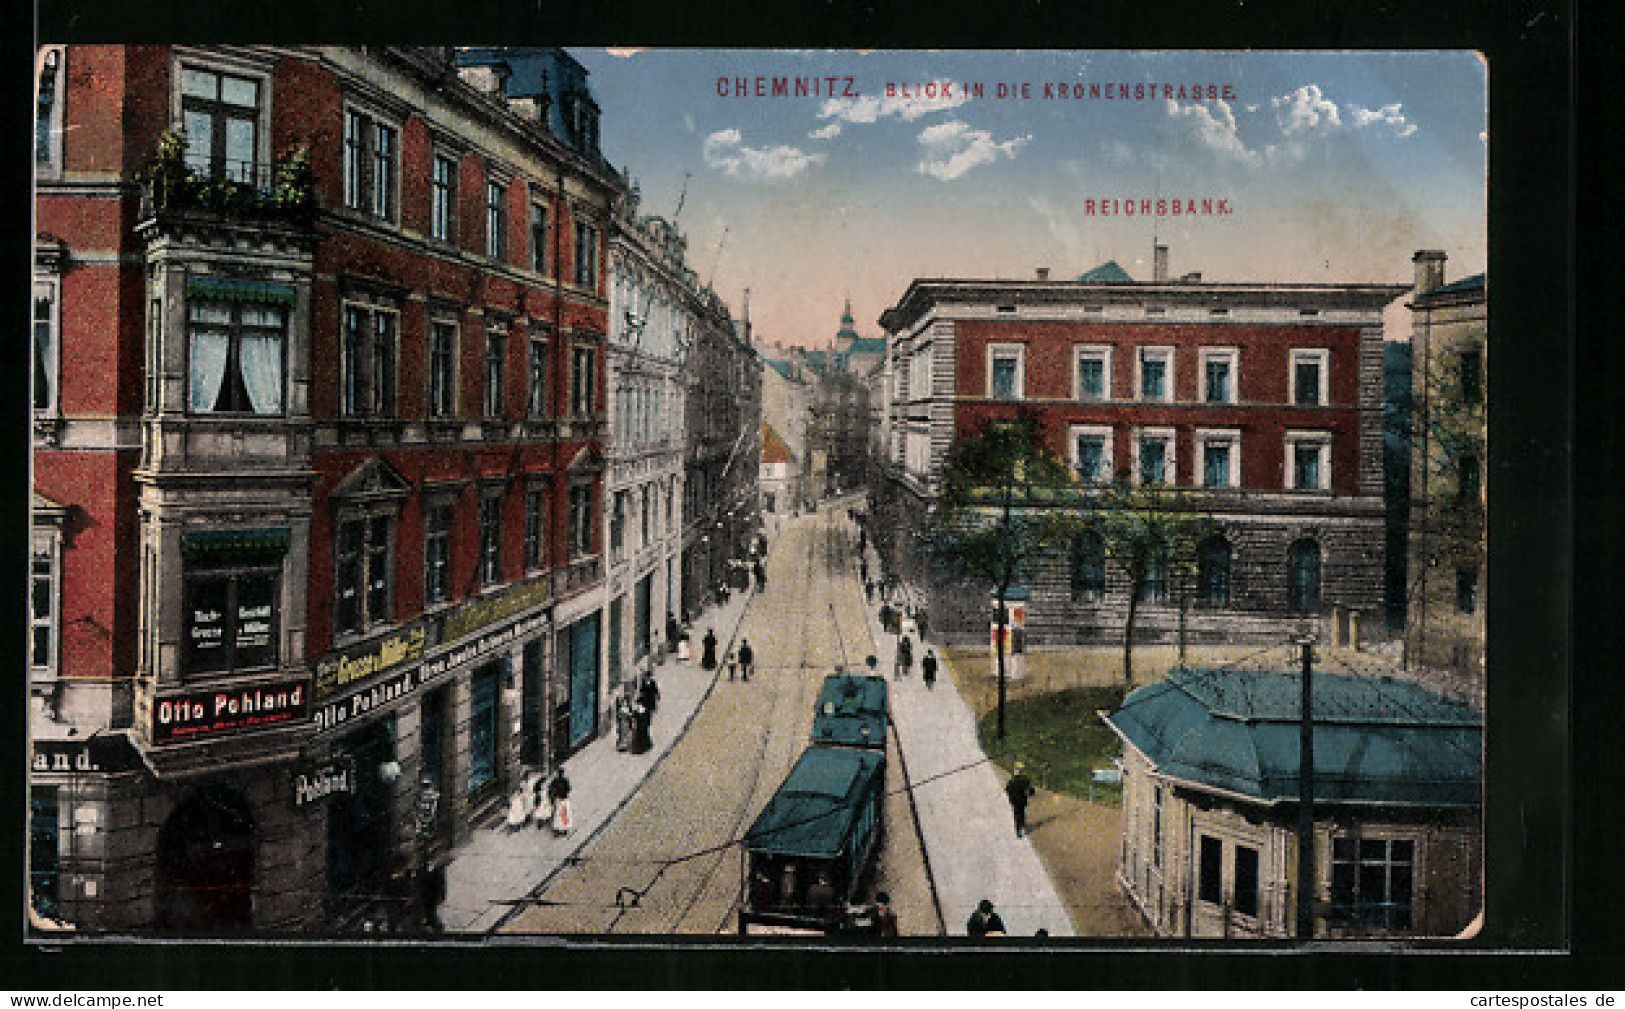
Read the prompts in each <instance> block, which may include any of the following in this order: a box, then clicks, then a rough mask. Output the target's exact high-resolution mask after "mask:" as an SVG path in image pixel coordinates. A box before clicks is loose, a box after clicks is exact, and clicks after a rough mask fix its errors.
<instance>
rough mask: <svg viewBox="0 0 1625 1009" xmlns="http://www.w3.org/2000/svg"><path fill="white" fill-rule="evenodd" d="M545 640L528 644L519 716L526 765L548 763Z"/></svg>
mask: <svg viewBox="0 0 1625 1009" xmlns="http://www.w3.org/2000/svg"><path fill="white" fill-rule="evenodd" d="M542 641H543V639H542V638H539V637H538V638H535V639H533V640H532V641H531V642H530V643H528V644H527V645H525V649H524V653H523V660H524V663H525V668H524V669H523V670H522V671H521V674H520V675H521V679H520V683H521V687H520V689H521V690H522V691H523V695H522V697H521V700H520V713H519V760H520V761H521V762H522V763H525V764H532V765H536V764H541V763H543V762H544V754H543V752H542V725H543V723H544V722H545V720H546V717H547V693H546V689H545V688H546V685H547V670H546V669H543V668H542Z"/></svg>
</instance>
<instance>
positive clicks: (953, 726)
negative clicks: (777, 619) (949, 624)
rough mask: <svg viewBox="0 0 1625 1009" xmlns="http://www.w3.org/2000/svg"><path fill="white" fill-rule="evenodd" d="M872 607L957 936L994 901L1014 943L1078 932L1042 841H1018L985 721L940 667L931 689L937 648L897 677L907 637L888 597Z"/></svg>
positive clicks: (940, 889)
mask: <svg viewBox="0 0 1625 1009" xmlns="http://www.w3.org/2000/svg"><path fill="white" fill-rule="evenodd" d="M867 554H868V563H869V570H870V572H871V573H874V572H878V571H879V570H881V569H880V562H879V558H878V556H876V554H875V551H874V548H873V547H870V548H869V549H868V551H867ZM853 564H854V568H855V566H856V560H855V559H854V561H853ZM864 609H865V612H866V614H867V615H868V618H869V631H870V634H871V635H872V636H873V639H874V641H875V642H876V648H877V651H876V657H877V658H878V659H879V664H878V665H877V667H876V671H877V672H879V673H883V674H884V675H885V676H886V677H887V680H888V682H889V683H890V684H891V714H892V722H893V724H894V725H895V726H896V727H897V742H898V745H899V747H900V748H901V749H902V751H903V762H904V763H905V764H906V765H907V766H908V774H909V781H910V783H911V784H912V785H913V787H914V805H915V810H916V812H917V815H918V818H919V822H920V832H921V834H923V835H924V840H925V850H926V858H927V859H928V860H929V861H930V869H931V875H932V877H933V879H934V881H935V886H936V891H937V901H938V904H939V906H940V907H941V908H942V916H943V919H944V922H945V924H946V925H947V927H948V934H949V935H950V936H963V935H964V934H965V921H966V919H968V918H969V917H970V915H971V912H972V911H974V910H976V905H977V903H978V902H980V901H981V900H983V899H984V898H985V899H987V900H991V901H992V902H993V905H994V909H995V910H996V911H997V912H998V913H999V917H1001V918H1002V919H1004V924H1005V931H1006V933H1007V934H1008V935H1010V936H1031V935H1032V934H1033V933H1035V932H1037V931H1038V929H1040V928H1043V929H1047V930H1048V931H1049V934H1050V935H1052V936H1070V935H1074V934H1075V931H1074V929H1073V925H1072V919H1071V917H1070V916H1069V915H1068V914H1067V909H1066V905H1065V904H1064V903H1063V902H1062V900H1061V896H1060V894H1059V892H1057V891H1056V889H1055V884H1054V882H1053V881H1052V880H1051V879H1050V877H1049V873H1048V871H1047V870H1045V868H1044V863H1043V861H1042V860H1040V858H1039V857H1038V852H1037V850H1036V849H1034V848H1033V845H1032V841H1031V840H1030V839H1027V838H1018V837H1016V830H1015V823H1014V821H1013V820H1012V819H1011V814H1010V803H1009V801H1008V800H1007V799H1005V797H1004V779H1003V777H1002V776H1001V775H1000V774H999V772H998V771H997V770H996V769H995V768H994V766H993V764H992V763H991V762H989V761H988V759H987V755H986V754H985V753H983V752H982V746H981V743H980V741H979V739H978V738H977V734H976V719H975V716H974V715H973V714H972V712H971V708H970V705H968V704H966V703H965V701H964V700H963V699H961V697H960V696H959V691H958V689H957V688H956V687H955V686H954V678H953V677H952V676H951V675H949V673H948V671H947V670H946V669H940V670H939V671H938V673H937V684H936V687H935V688H932V689H927V688H926V686H925V683H924V681H923V680H922V679H921V677H920V660H921V659H922V658H924V657H925V653H926V650H927V648H928V647H934V646H928V645H922V644H921V643H920V642H919V641H916V642H915V643H914V644H915V648H914V669H913V672H912V673H911V674H910V675H909V676H908V678H907V679H903V680H896V679H892V678H891V669H892V662H893V656H894V653H895V652H896V648H897V637H896V636H895V635H892V634H887V633H884V632H883V631H881V629H880V618H879V615H878V614H879V610H880V600H879V597H878V595H877V597H876V599H875V602H874V604H873V605H869V606H866V607H865V608H864ZM938 659H939V660H941V659H942V655H941V653H940V652H939V653H938Z"/></svg>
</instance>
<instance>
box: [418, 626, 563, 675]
mask: <svg viewBox="0 0 1625 1009" xmlns="http://www.w3.org/2000/svg"><path fill="white" fill-rule="evenodd" d="M546 626H547V614H545V613H537V614H534V615H532V616H529V617H526V618H525V619H523V620H516V621H514V622H513V623H512V624H509V625H508V626H507V627H504V628H503V629H502V630H500V631H492V632H491V633H490V634H486V635H484V636H482V637H478V638H475V639H474V640H472V641H469V642H467V643H466V644H461V645H457V646H456V647H454V648H451V649H448V650H447V651H445V652H442V653H441V654H439V655H436V656H434V657H433V658H431V659H427V660H425V661H424V663H423V666H422V669H423V676H424V678H425V679H433V678H434V677H435V676H438V675H439V674H441V673H443V672H445V671H446V670H448V669H453V668H455V667H457V666H461V665H466V664H468V663H470V662H474V661H476V660H478V659H480V658H482V657H483V656H486V655H489V654H490V653H491V652H494V651H496V650H497V649H498V648H501V647H502V646H504V645H509V644H513V643H514V642H515V641H518V640H519V639H520V638H522V637H524V636H525V635H527V634H531V633H534V632H535V631H538V630H541V629H542V628H544V627H546Z"/></svg>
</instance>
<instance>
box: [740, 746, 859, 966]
mask: <svg viewBox="0 0 1625 1009" xmlns="http://www.w3.org/2000/svg"><path fill="white" fill-rule="evenodd" d="M882 745H883V744H882ZM885 792H886V752H885V750H884V749H883V748H882V749H878V750H874V749H859V748H848V747H840V746H816V745H815V746H810V747H808V748H807V750H806V752H804V753H802V755H801V759H800V760H798V761H796V765H795V766H794V767H793V768H791V769H790V774H789V775H788V776H787V777H786V778H785V779H784V784H782V785H780V786H779V790H778V792H776V793H775V794H774V796H773V798H772V799H771V800H770V801H769V802H768V804H767V808H765V809H763V810H762V815H761V816H759V817H757V818H756V823H755V824H754V825H753V826H752V827H751V828H750V831H749V832H748V833H747V834H746V835H745V899H744V901H743V905H742V907H741V908H740V912H739V931H740V933H741V934H771V933H782V934H790V935H815V934H823V935H827V934H831V933H835V932H840V931H843V930H845V929H847V928H849V927H851V925H852V922H851V916H850V914H849V905H850V903H851V902H852V901H853V900H854V898H856V897H857V896H858V895H859V894H860V893H861V892H862V891H861V889H860V888H861V887H862V886H863V885H864V882H865V880H866V877H867V875H868V873H869V870H870V867H871V866H872V864H873V862H874V858H875V854H876V853H877V852H878V851H879V850H880V839H881V836H882V832H883V830H884V816H883V803H884V802H885Z"/></svg>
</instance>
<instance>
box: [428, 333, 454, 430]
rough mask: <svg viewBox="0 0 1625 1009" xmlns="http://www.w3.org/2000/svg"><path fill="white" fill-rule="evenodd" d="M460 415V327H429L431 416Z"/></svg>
mask: <svg viewBox="0 0 1625 1009" xmlns="http://www.w3.org/2000/svg"><path fill="white" fill-rule="evenodd" d="M456 415H457V324H456V323H454V322H447V321H443V320H439V319H437V320H435V321H434V322H431V323H430V324H429V416H430V417H454V416H456Z"/></svg>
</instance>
